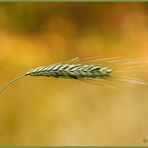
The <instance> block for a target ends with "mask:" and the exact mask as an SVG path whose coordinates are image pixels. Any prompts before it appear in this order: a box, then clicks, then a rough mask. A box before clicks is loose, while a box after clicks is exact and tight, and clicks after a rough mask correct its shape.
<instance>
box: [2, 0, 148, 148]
mask: <svg viewBox="0 0 148 148" xmlns="http://www.w3.org/2000/svg"><path fill="white" fill-rule="evenodd" d="M147 39H148V4H147V3H1V4H0V69H1V70H0V85H1V86H2V85H4V84H5V83H7V82H8V81H10V80H12V79H13V78H16V77H17V76H19V75H21V74H24V73H25V72H27V71H29V70H31V69H33V68H36V67H40V66H43V65H48V64H51V63H55V62H59V61H64V60H68V59H71V58H75V57H81V58H86V57H93V56H102V57H126V58H131V57H132V58H134V57H147V56H148V41H147ZM147 75H148V73H144V74H143V75H142V78H145V79H146V80H148V78H147ZM147 90H148V87H147V86H140V87H139V86H137V87H121V89H119V90H114V89H111V88H105V87H100V86H98V85H91V84H87V83H83V82H81V81H80V82H79V81H76V80H68V79H55V78H46V77H26V78H23V79H21V80H19V81H17V82H16V83H14V84H13V85H11V86H10V87H9V88H7V89H6V90H5V91H4V92H3V93H1V94H0V145H1V146H4V145H7V146H19V145H24V146H26V145H30V146H33V145H50V146H51V145H54V146H57V145H61V146H67V145H73V146H74V145H85V146H87V145H99V146H100V145H147V144H148V143H144V142H143V139H144V138H148V124H147V123H148V118H147V115H148V91H147Z"/></svg>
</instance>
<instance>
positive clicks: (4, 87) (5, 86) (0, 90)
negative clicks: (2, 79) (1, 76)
mask: <svg viewBox="0 0 148 148" xmlns="http://www.w3.org/2000/svg"><path fill="white" fill-rule="evenodd" d="M25 76H26V74H24V75H22V76H19V77H17V78H16V79H13V80H12V81H10V82H9V83H7V84H6V85H4V86H3V87H2V88H1V89H0V93H1V92H2V91H3V90H4V89H6V88H7V87H8V86H9V85H10V84H12V83H13V82H15V81H17V80H19V79H21V78H23V77H25Z"/></svg>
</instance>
